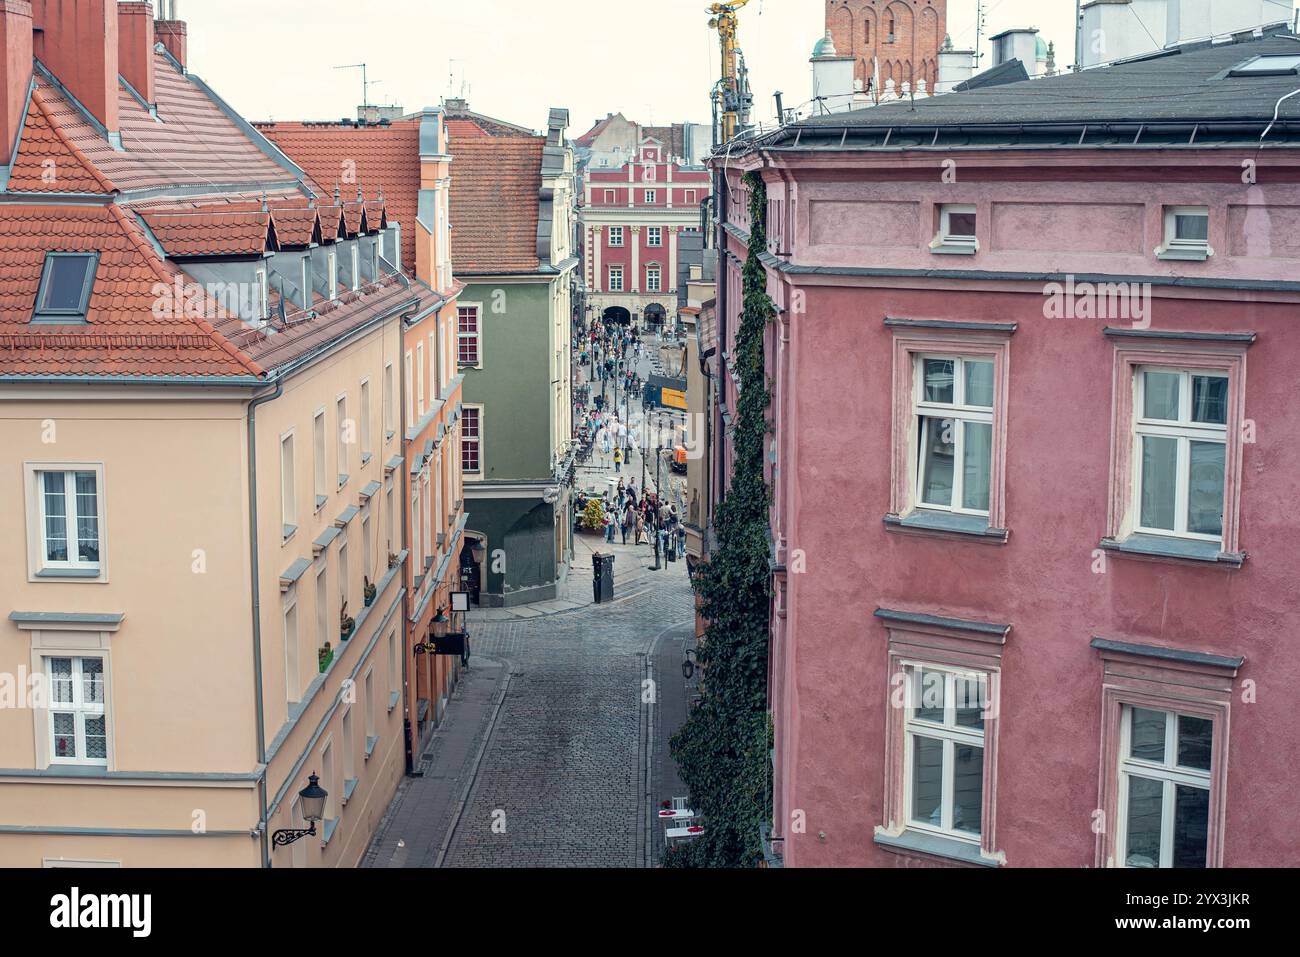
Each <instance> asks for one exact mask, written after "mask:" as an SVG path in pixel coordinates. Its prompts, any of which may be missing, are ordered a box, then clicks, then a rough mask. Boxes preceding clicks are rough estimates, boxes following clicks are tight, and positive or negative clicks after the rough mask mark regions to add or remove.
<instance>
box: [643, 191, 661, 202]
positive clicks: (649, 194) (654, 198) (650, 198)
mask: <svg viewBox="0 0 1300 957" xmlns="http://www.w3.org/2000/svg"><path fill="white" fill-rule="evenodd" d="M645 201H646V205H650V204H652V203H656V202H658V201H659V192H658V190H653V189H648V190H646V191H645Z"/></svg>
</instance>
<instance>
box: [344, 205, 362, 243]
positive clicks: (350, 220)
mask: <svg viewBox="0 0 1300 957" xmlns="http://www.w3.org/2000/svg"><path fill="white" fill-rule="evenodd" d="M365 208H366V206H365V203H344V204H343V225H344V226H345V227H346V228H347V231H348V238H351V237H353V236H355V235H357V233H359V232H361V227H362V225H363V223H362V220H363V219H364V216H363V213H364V212H365Z"/></svg>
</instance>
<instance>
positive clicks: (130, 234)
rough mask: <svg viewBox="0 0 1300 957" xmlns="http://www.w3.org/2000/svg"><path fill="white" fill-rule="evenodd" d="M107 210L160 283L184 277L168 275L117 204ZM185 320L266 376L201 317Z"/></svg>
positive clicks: (167, 283) (247, 367)
mask: <svg viewBox="0 0 1300 957" xmlns="http://www.w3.org/2000/svg"><path fill="white" fill-rule="evenodd" d="M108 208H109V210H110V211H111V212H112V214H113V216H114V217H115V218H116V219H117V221H118V223H120V224H121V226H122V228H123V230H124V231H125V232H126V235H127V238H128V239H130V241H131V242H132V243H133V244H134V245H135V247H136V249H138V250H139V251H140V254H141V255H143V256H144V258H145V261H146V262H147V263H148V264H149V266H150V268H152V269H153V271H154V275H156V276H157V277H158V279H159V280H160V281H161V282H162V283H164V284H165V285H168V286H170V285H171V284H172V283H173V282H175V280H176V278H177V276H183V275H184V273H183V272H182V271H181V270H179V269H178V270H176V274H177V275H176V276H171V275H168V274H167V270H166V268H165V267H164V265H163V261H162V260H161V259H160V258H159V256H158V254H157V253H156V252H155V251H154V248H153V246H152V245H150V244H149V242H148V241H147V240H146V239H145V238H144V237H143V236H141V235H140V233H139V228H138V227H137V226H136V224H135V223H133V222H131V221H130V218H129V217H128V216H127V215H126V213H125V212H124V211H123V210H122V208H121V207H120V206H118V205H117V204H113V205H110V206H109V207H108ZM185 318H187V319H189V320H190V321H191V322H192V323H194V324H195V325H196V326H198V327H199V328H200V329H201V330H203V332H204V333H205V334H207V336H208V337H209V338H210V339H211V340H212V341H213V342H214V343H215V344H216V345H217V346H218V347H219V348H220V349H222V350H224V351H225V352H226V353H227V354H229V355H230V357H231V358H233V359H234V360H235V361H236V362H238V363H239V364H240V365H241V366H243V367H244V368H245V369H247V370H248V371H249V372H251V373H252V374H253V375H255V376H259V377H260V376H264V375H265V374H266V370H265V369H263V368H262V367H261V366H260V365H258V364H257V363H256V362H254V361H253V360H252V359H251V358H249V356H248V355H247V354H246V353H245V352H243V350H241V349H239V348H238V347H236V346H235V345H234V344H233V343H231V342H230V340H229V339H227V338H226V337H225V336H223V335H222V334H221V333H220V332H218V331H217V330H216V328H215V327H214V326H213V325H212V324H211V323H210V322H208V321H207V320H206V319H204V318H203V317H202V316H186V317H185Z"/></svg>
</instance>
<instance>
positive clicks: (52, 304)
mask: <svg viewBox="0 0 1300 957" xmlns="http://www.w3.org/2000/svg"><path fill="white" fill-rule="evenodd" d="M98 266H99V255H98V254H97V253H46V254H45V268H44V269H43V270H42V271H41V285H40V288H39V289H38V290H37V292H36V310H35V312H34V313H33V314H32V322H44V323H80V322H85V321H86V309H87V307H88V306H89V305H90V291H91V289H92V288H93V287H94V285H95V271H96V269H97V267H98Z"/></svg>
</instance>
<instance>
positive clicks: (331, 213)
mask: <svg viewBox="0 0 1300 957" xmlns="http://www.w3.org/2000/svg"><path fill="white" fill-rule="evenodd" d="M316 215H317V217H318V218H319V219H320V235H321V239H322V240H323V241H324V242H327V243H332V242H334V241H335V240H336V239H338V238H339V227H340V226H342V225H343V207H342V206H320V207H317V209H316ZM403 255H405V254H403Z"/></svg>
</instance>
